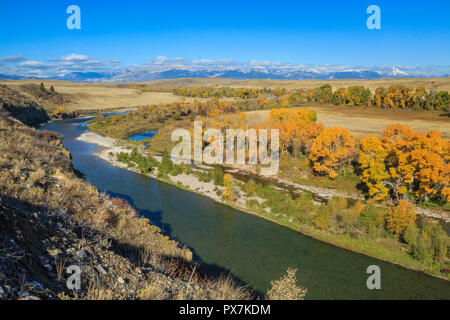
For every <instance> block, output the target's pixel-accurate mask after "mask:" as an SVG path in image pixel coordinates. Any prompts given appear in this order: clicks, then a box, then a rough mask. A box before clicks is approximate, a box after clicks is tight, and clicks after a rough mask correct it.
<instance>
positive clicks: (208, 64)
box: [0, 54, 450, 82]
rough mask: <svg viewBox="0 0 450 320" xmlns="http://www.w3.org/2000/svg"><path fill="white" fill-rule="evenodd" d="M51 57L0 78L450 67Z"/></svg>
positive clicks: (284, 74)
mask: <svg viewBox="0 0 450 320" xmlns="http://www.w3.org/2000/svg"><path fill="white" fill-rule="evenodd" d="M24 59H25V58H24ZM48 60H49V61H51V62H52V63H51V64H46V63H43V62H39V61H26V62H22V63H20V64H16V65H14V66H12V67H11V66H10V67H9V69H6V70H5V71H8V72H5V71H3V70H2V68H1V67H0V73H2V74H3V76H1V75H0V78H7V77H9V78H12V77H13V78H18V77H27V78H28V77H34V78H42V79H58V80H69V81H78V82H103V81H118V82H137V81H151V80H160V79H177V78H233V79H293V80H305V79H317V80H332V79H380V78H405V77H408V78H430V77H445V76H447V77H448V74H449V73H450V66H430V67H410V66H372V67H366V66H345V65H332V64H324V65H312V64H291V63H277V62H271V61H250V62H239V61H230V60H209V59H201V60H189V59H185V58H175V59H170V58H167V57H156V58H154V59H151V60H149V61H147V62H145V63H143V64H142V65H133V66H122V65H121V63H120V62H119V61H117V60H114V59H105V60H100V59H94V58H91V57H88V56H85V55H79V54H72V55H69V56H65V57H61V58H53V59H48Z"/></svg>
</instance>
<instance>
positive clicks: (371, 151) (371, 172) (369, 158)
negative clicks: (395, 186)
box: [358, 137, 390, 200]
mask: <svg viewBox="0 0 450 320" xmlns="http://www.w3.org/2000/svg"><path fill="white" fill-rule="evenodd" d="M359 150H360V153H359V159H358V163H359V165H360V166H361V169H362V170H363V171H362V174H361V177H360V178H361V181H362V182H364V183H365V184H366V186H367V189H368V192H369V196H370V197H372V198H374V199H376V200H383V199H385V198H386V197H387V196H388V193H389V190H390V188H389V187H388V181H389V178H390V175H389V172H388V171H387V170H386V166H385V162H384V161H385V159H386V156H387V150H386V149H385V148H384V147H383V144H382V143H381V140H380V139H378V138H377V137H368V138H364V139H361V141H360V142H359Z"/></svg>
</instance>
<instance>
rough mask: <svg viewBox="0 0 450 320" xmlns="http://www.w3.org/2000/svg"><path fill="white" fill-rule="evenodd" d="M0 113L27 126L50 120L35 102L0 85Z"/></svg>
mask: <svg viewBox="0 0 450 320" xmlns="http://www.w3.org/2000/svg"><path fill="white" fill-rule="evenodd" d="M0 111H5V112H7V113H8V114H10V115H11V116H12V117H14V118H16V119H18V120H20V121H21V122H23V123H25V124H27V125H29V126H37V125H39V124H42V123H45V122H47V121H49V120H50V117H49V116H48V114H47V111H46V110H45V109H44V108H42V107H41V106H40V105H39V104H38V103H36V102H35V101H33V100H31V99H29V98H27V97H26V96H25V95H23V94H21V93H19V92H18V91H16V90H13V89H11V88H9V87H8V86H6V85H0Z"/></svg>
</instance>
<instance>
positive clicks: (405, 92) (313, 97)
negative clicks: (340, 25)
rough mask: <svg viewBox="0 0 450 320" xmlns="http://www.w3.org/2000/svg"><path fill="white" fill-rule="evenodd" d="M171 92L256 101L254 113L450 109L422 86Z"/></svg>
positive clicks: (448, 100) (440, 95)
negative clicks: (314, 108)
mask: <svg viewBox="0 0 450 320" xmlns="http://www.w3.org/2000/svg"><path fill="white" fill-rule="evenodd" d="M165 90H168V88H165ZM172 92H173V93H174V94H175V95H179V96H184V97H196V98H212V97H214V98H239V99H244V100H247V99H255V100H256V105H257V107H256V109H271V108H274V107H287V106H289V105H294V104H303V103H307V102H312V103H319V104H323V103H329V104H334V105H349V106H376V107H378V108H382V109H388V108H399V109H409V110H439V111H448V110H449V106H450V95H449V93H448V91H435V90H431V91H427V89H426V88H425V87H423V86H421V87H418V88H416V89H415V90H414V89H413V88H411V87H408V86H403V85H392V86H389V87H388V88H384V87H379V88H377V89H376V90H375V92H374V93H372V92H371V91H370V90H369V89H368V88H365V87H363V86H350V87H348V88H338V89H336V90H335V91H333V89H332V87H331V85H329V84H325V85H322V86H320V87H318V88H309V89H294V90H288V89H285V88H275V89H268V88H263V89H253V88H229V87H224V88H217V87H206V86H201V87H190V88H174V89H173V90H172Z"/></svg>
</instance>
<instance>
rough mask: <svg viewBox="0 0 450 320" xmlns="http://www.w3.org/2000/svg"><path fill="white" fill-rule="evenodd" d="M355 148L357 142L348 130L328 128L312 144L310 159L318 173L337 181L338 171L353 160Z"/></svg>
mask: <svg viewBox="0 0 450 320" xmlns="http://www.w3.org/2000/svg"><path fill="white" fill-rule="evenodd" d="M354 148H355V140H354V139H353V138H352V137H351V136H350V132H349V131H348V130H347V129H344V128H339V127H334V128H326V129H325V130H323V131H322V132H321V133H320V134H319V136H318V137H317V138H316V139H315V140H314V142H313V143H312V145H311V154H310V155H309V159H310V160H311V161H312V163H313V169H314V171H315V172H316V173H318V174H325V175H328V176H329V177H330V178H331V179H335V178H336V177H337V176H338V171H339V170H340V169H341V168H342V167H343V166H344V165H345V164H347V163H348V162H349V161H350V160H351V158H352V156H353V151H354Z"/></svg>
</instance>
